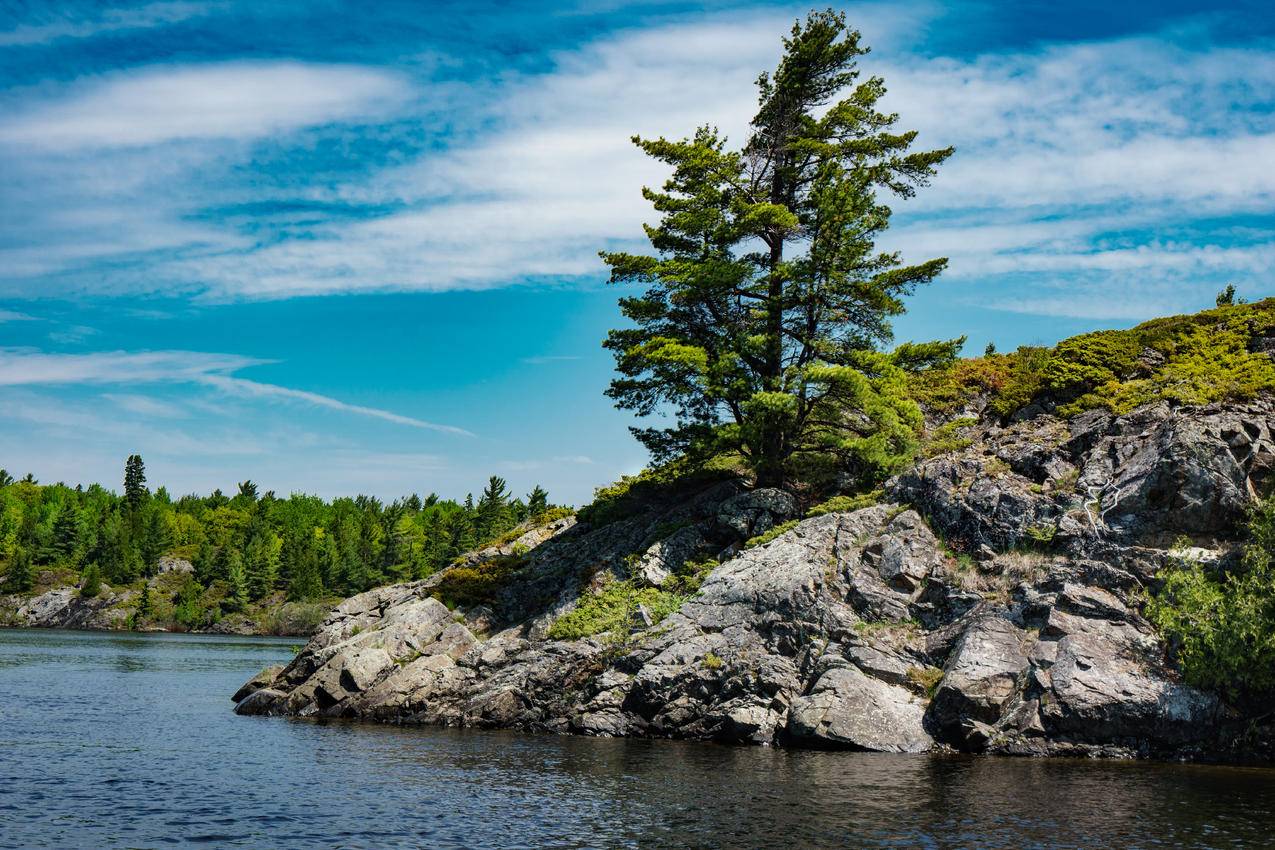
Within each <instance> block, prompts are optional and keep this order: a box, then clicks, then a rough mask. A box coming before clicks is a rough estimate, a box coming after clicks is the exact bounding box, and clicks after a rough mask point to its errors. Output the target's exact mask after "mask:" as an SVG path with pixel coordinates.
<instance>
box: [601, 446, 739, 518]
mask: <svg viewBox="0 0 1275 850" xmlns="http://www.w3.org/2000/svg"><path fill="white" fill-rule="evenodd" d="M744 474H745V469H744V467H743V465H742V463H741V460H740V458H739V456H738V455H736V454H724V455H719V456H717V457H714V458H712V459H710V460H708V461H705V462H703V463H698V464H696V463H693V462H691V461H690V460H689V459H687V458H679V459H677V460H674V461H670V462H669V463H665V464H661V465H659V466H652V467H650V468H648V469H644V470H642V471H641V472H639V473H638V474H637V475H625V476H622V477H621V478H620V480H619V481H616V482H615V483H614V484H610V485H608V486H606V487H599V488H598V489H597V490H596V491H594V494H593V501H592V502H591V503H590V504H588V505H585V506H584V507H583V508H581V509H580V510H579V512H578V513H577V516H578V517H579V518H580V521H581V522H587V523H589V524H590V525H594V526H603V525H609V524H611V523H613V522H616V521H618V520H622V519H628V518H629V517H632V516H637V515H638V514H642V513H645V512H646V511H648V510H650V509H651V508H652V507H653V506H655V505H658V504H663V503H665V502H668V501H671V500H675V499H676V498H677V496H678V494H682V493H687V492H690V491H692V490H694V489H697V488H701V487H706V486H708V485H710V484H715V483H717V482H719V481H726V480H729V479H731V478H738V477H740V476H742V475H744Z"/></svg>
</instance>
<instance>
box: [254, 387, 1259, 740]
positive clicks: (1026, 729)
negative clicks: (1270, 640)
mask: <svg viewBox="0 0 1275 850" xmlns="http://www.w3.org/2000/svg"><path fill="white" fill-rule="evenodd" d="M1271 435H1272V417H1271V407H1270V405H1269V403H1265V402H1258V403H1253V404H1250V405H1247V406H1238V407H1229V408H1221V407H1212V408H1203V409H1199V410H1194V411H1183V410H1178V411H1171V410H1169V409H1168V408H1167V407H1164V406H1151V407H1148V408H1144V409H1142V410H1139V411H1134V412H1133V413H1131V414H1129V415H1128V416H1124V417H1112V416H1110V415H1109V414H1105V413H1103V414H1085V415H1084V416H1081V417H1077V419H1075V420H1073V421H1072V422H1070V423H1064V422H1061V421H1059V420H1056V419H1053V418H1051V417H1049V416H1044V415H1042V416H1038V417H1037V418H1036V419H1033V420H1029V421H1024V422H1018V423H1015V424H1014V425H1011V426H1009V427H1007V428H1000V427H995V426H992V427H987V428H985V429H984V431H983V432H982V434H981V438H980V439H979V440H977V441H976V442H975V444H974V445H973V446H971V447H970V448H969V449H966V450H962V451H961V452H958V453H955V454H953V455H948V456H942V457H936V458H932V459H929V460H926V461H924V462H922V463H921V464H919V465H918V466H917V467H916V468H915V469H913V470H911V471H910V472H908V473H906V474H905V475H903V476H900V478H898V479H896V480H895V481H894V482H893V483H892V484H891V486H890V487H889V488H888V490H887V492H888V494H889V495H890V497H891V498H892V501H891V502H890V503H886V504H880V505H876V506H873V507H869V508H865V509H862V510H858V511H855V512H851V513H839V514H828V515H824V516H819V517H814V518H811V519H807V520H804V521H802V522H800V523H799V524H797V525H796V527H795V528H793V529H792V530H790V531H788V532H787V533H785V534H783V535H781V536H779V537H777V538H775V539H774V540H773V541H771V542H769V543H767V544H765V545H763V546H758V547H755V548H750V549H744V550H742V551H740V549H739V546H740V545H741V543H742V541H743V540H746V539H747V538H748V537H750V536H755V535H757V534H760V533H762V532H763V531H764V530H766V529H768V528H771V527H774V526H775V525H777V524H779V523H781V522H783V521H785V520H786V519H788V518H790V517H791V516H793V515H794V514H795V513H796V507H795V505H794V504H793V502H792V497H791V496H790V495H789V494H786V493H782V492H781V491H768V490H758V491H752V492H749V491H747V490H745V489H744V488H743V487H742V486H741V485H740V484H739V483H738V482H724V483H718V484H713V485H709V486H705V487H704V489H702V490H700V491H698V492H694V493H683V494H679V496H678V498H677V499H675V500H672V501H669V502H668V503H665V504H659V505H656V506H654V507H653V508H650V509H646V510H644V511H643V512H642V513H641V514H638V515H635V516H632V517H630V518H628V519H624V520H621V521H619V522H614V523H611V524H609V525H605V526H601V527H597V528H590V527H588V526H586V525H584V524H573V522H572V521H571V520H563V521H560V522H559V523H557V524H555V526H554V527H551V528H548V529H544V530H538V531H534V532H528V535H524V539H525V540H526V541H529V542H526V543H523V544H522V545H528V546H531V547H532V548H531V550H530V552H529V553H528V554H527V556H526V565H525V566H523V567H522V568H521V569H520V570H519V572H518V573H517V575H516V576H515V578H514V579H513V580H512V581H511V582H510V584H509V585H508V586H507V587H505V588H504V589H502V591H501V592H500V594H499V596H498V598H496V599H495V600H494V602H493V603H492V604H491V605H488V606H483V607H481V608H476V609H474V610H470V611H458V612H452V611H449V610H448V609H447V607H446V606H445V605H443V604H442V603H441V602H439V601H438V600H437V599H434V598H432V596H431V594H432V592H433V587H434V586H435V585H436V584H437V580H438V577H437V576H436V577H433V578H431V579H427V580H425V581H421V582H413V583H410V584H404V585H396V586H392V587H387V588H380V589H377V590H373V591H369V592H367V593H364V594H360V595H359V596H356V597H353V598H351V599H348V600H346V601H345V602H343V603H342V604H341V605H340V606H338V607H337V608H336V609H335V610H334V611H333V613H332V614H331V616H330V617H329V618H328V620H327V621H326V622H325V623H324V624H323V625H322V626H321V627H320V629H319V631H318V633H317V634H315V636H314V637H313V638H312V639H311V641H310V643H309V644H308V645H307V646H306V647H305V649H304V650H303V651H302V652H301V654H299V655H298V656H297V657H296V658H295V659H294V660H293V661H292V662H291V664H289V665H288V666H287V667H286V668H284V669H282V670H279V671H270V672H266V673H263V675H261V676H259V677H256V678H255V679H254V680H253V681H252V682H250V683H248V684H246V685H245V686H244V688H242V689H241V690H240V692H239V693H238V694H236V697H237V699H238V707H237V708H236V710H237V711H239V712H240V713H244V714H286V715H297V716H329V717H347V718H357V719H366V720H377V721H386V722H395V723H428V724H445V725H457V726H477V727H506V728H515V729H525V730H538V731H550V732H570V733H576V734H585V735H608V736H621V735H629V736H658V737H674V738H686V739H702V740H715V741H724V742H733V743H762V744H779V745H786V746H809V747H823V748H853V749H863V750H879V751H883V752H924V751H927V750H931V749H935V748H952V749H958V750H964V751H970V752H999V753H1017V754H1051V753H1056V754H1089V755H1106V756H1126V757H1128V756H1160V757H1171V756H1177V755H1183V756H1189V755H1192V754H1197V753H1200V752H1204V751H1207V748H1208V747H1210V746H1212V745H1213V744H1214V743H1215V742H1217V741H1218V740H1219V738H1221V737H1223V736H1225V735H1226V734H1229V733H1228V732H1227V729H1228V728H1229V727H1228V726H1227V725H1226V717H1227V714H1228V708H1227V707H1226V706H1224V705H1223V704H1222V703H1221V702H1220V701H1219V699H1218V698H1217V697H1216V696H1214V695H1212V694H1208V693H1204V692H1201V691H1199V690H1196V689H1194V688H1191V687H1189V686H1187V685H1185V684H1183V683H1182V682H1181V681H1180V679H1179V677H1178V676H1177V674H1176V673H1175V672H1174V670H1173V668H1172V666H1171V665H1170V664H1169V663H1168V662H1167V660H1166V657H1165V650H1164V647H1163V646H1162V645H1161V643H1160V641H1159V640H1158V639H1157V637H1156V636H1155V634H1154V632H1153V631H1152V630H1151V628H1150V627H1149V625H1148V624H1147V623H1146V621H1145V620H1144V619H1143V618H1142V616H1141V614H1140V613H1139V608H1138V605H1139V603H1138V598H1139V597H1138V596H1137V593H1138V591H1139V589H1140V588H1141V587H1142V586H1143V585H1144V584H1145V583H1146V582H1147V581H1148V580H1149V579H1150V577H1151V576H1152V575H1153V574H1154V571H1155V570H1156V569H1157V568H1158V567H1159V566H1160V565H1162V564H1163V563H1164V561H1165V557H1166V551H1165V549H1166V546H1167V544H1165V543H1164V539H1165V537H1166V535H1177V534H1189V535H1192V536H1194V537H1195V538H1196V542H1197V543H1199V544H1200V545H1201V546H1202V547H1206V548H1207V549H1208V551H1219V550H1225V549H1226V547H1228V546H1231V545H1233V544H1232V543H1228V542H1227V540H1226V539H1225V537H1224V536H1219V535H1220V534H1221V533H1222V532H1223V531H1224V530H1225V529H1227V528H1230V527H1231V526H1232V525H1233V523H1234V522H1235V520H1236V519H1237V517H1238V515H1239V513H1241V512H1242V510H1243V509H1244V507H1245V506H1246V505H1247V504H1248V503H1249V501H1250V500H1251V499H1252V498H1253V495H1254V494H1255V493H1257V492H1264V491H1263V490H1262V487H1263V486H1264V483H1263V482H1264V481H1265V480H1266V479H1265V478H1264V476H1266V475H1268V472H1267V470H1268V469H1269V467H1270V451H1271V450H1270V445H1271ZM1095 488H1096V489H1097V491H1098V497H1097V498H1096V500H1095V499H1093V498H1091V497H1090V493H1091V492H1092V491H1093V490H1094V489H1095ZM1117 492H1118V493H1119V496H1118V497H1117V496H1116V495H1115V494H1116V493H1117ZM1086 503H1090V504H1089V508H1088V512H1087V511H1086ZM908 505H914V506H916V508H917V509H913V508H911V507H909V506H908ZM923 514H924V516H923ZM925 517H928V522H927V519H926V518H925ZM1090 517H1092V518H1093V519H1092V520H1091V518H1090ZM936 532H937V533H936ZM942 540H946V541H949V542H950V543H951V544H956V543H960V544H961V547H962V548H964V549H965V550H966V551H968V552H971V553H973V554H975V555H976V557H975V558H960V559H958V558H956V557H953V555H952V553H951V552H949V551H948V550H947V548H946V545H945V544H944V543H943V542H941V541H942ZM1024 543H1032V544H1033V545H1034V549H1033V550H1032V551H1023V550H1022V549H1021V548H1018V549H1016V548H1015V546H1019V547H1021V546H1022V545H1023V544H1024ZM500 554H507V553H504V552H502V551H497V550H488V551H486V552H479V553H475V554H474V555H472V556H470V559H469V560H468V563H477V562H480V561H481V560H483V559H484V558H489V557H496V556H498V555H500ZM710 556H718V557H720V558H721V559H722V560H721V561H720V563H719V564H718V565H717V566H716V568H715V569H713V570H712V572H711V573H710V574H709V575H708V576H707V578H706V579H705V581H704V583H703V585H702V587H701V588H700V590H699V592H698V593H697V594H695V595H694V596H693V597H692V598H690V599H689V600H687V601H686V602H685V603H684V604H683V605H682V606H681V607H680V608H679V609H678V610H677V611H676V612H674V613H672V614H670V615H669V616H668V617H666V618H665V619H664V620H662V621H660V622H658V623H656V624H655V625H646V624H644V623H642V622H640V621H635V622H634V623H632V625H631V627H630V628H628V629H621V630H619V631H620V632H622V633H620V634H617V633H609V634H603V635H598V636H595V637H592V638H585V639H582V640H574V641H560V640H550V639H548V637H547V634H548V629H549V626H550V625H551V624H552V623H553V621H554V620H555V619H556V618H557V617H559V616H561V615H562V614H563V613H565V612H567V611H569V610H571V608H572V607H574V606H575V605H576V604H577V601H578V598H579V596H580V594H581V593H582V592H588V588H591V587H596V586H597V584H598V582H599V581H601V580H604V578H605V577H612V578H616V579H627V580H630V581H634V582H635V583H637V584H639V585H641V584H643V583H646V584H651V585H657V584H659V583H660V582H663V581H665V580H666V579H667V577H668V576H669V575H671V574H673V573H675V572H676V571H677V570H678V569H679V567H680V566H681V565H682V564H683V563H685V562H686V561H689V560H692V559H695V560H700V559H703V558H705V557H710Z"/></svg>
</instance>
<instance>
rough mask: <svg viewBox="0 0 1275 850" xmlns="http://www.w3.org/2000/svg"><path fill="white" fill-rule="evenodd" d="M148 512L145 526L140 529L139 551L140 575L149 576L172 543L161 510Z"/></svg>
mask: <svg viewBox="0 0 1275 850" xmlns="http://www.w3.org/2000/svg"><path fill="white" fill-rule="evenodd" d="M148 513H149V514H150V515H149V516H148V517H147V520H146V528H145V529H143V531H142V539H141V543H140V546H139V551H140V553H141V558H142V575H144V576H148V577H149V576H152V575H154V574H155V570H156V568H157V567H158V566H159V559H160V558H161V557H163V555H164V553H165V552H167V551H168V547H169V546H170V545H172V535H171V534H170V533H169V530H168V523H166V522H164V515H163V514H162V513H161V512H159V511H157V510H151V511H149V512H148Z"/></svg>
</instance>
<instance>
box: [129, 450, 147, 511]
mask: <svg viewBox="0 0 1275 850" xmlns="http://www.w3.org/2000/svg"><path fill="white" fill-rule="evenodd" d="M147 495H148V494H147V492H146V466H145V464H143V463H142V456H141V455H129V456H128V460H127V461H125V462H124V504H125V505H127V506H128V509H129V511H130V512H133V513H135V512H137V511H138V510H140V509H141V507H142V504H143V502H145V501H146V496H147Z"/></svg>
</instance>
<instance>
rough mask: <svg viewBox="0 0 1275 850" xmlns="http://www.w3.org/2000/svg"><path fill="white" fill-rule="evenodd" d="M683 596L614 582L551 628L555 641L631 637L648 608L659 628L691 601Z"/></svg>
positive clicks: (581, 601) (590, 596) (652, 619)
mask: <svg viewBox="0 0 1275 850" xmlns="http://www.w3.org/2000/svg"><path fill="white" fill-rule="evenodd" d="M687 598H688V597H687V596H686V595H684V594H681V593H675V592H671V591H669V590H665V589H663V588H658V587H637V586H636V585H635V584H634V583H633V582H631V581H612V582H609V583H608V584H606V585H605V586H603V587H602V589H601V590H599V591H598V592H597V593H591V594H588V595H587V596H584V597H582V598H581V599H580V601H579V603H578V604H577V605H576V607H575V608H574V609H573V610H571V611H569V612H567V613H566V614H564V615H562V616H561V617H559V618H558V619H557V620H555V621H554V623H553V625H552V626H550V627H549V637H550V638H552V639H554V640H579V639H580V638H585V637H592V636H593V635H599V634H602V633H603V632H612V633H616V634H627V632H628V629H629V628H630V627H631V625H632V623H633V622H634V619H635V618H636V617H637V615H638V606H639V605H640V606H644V607H645V608H646V612H647V614H648V615H649V616H650V618H651V625H655V624H656V623H658V622H659V621H660V620H663V619H664V618H665V617H667V616H668V615H669V614H672V613H673V612H674V611H676V610H677V609H678V608H680V607H681V606H682V603H683V602H685V601H686V600H687Z"/></svg>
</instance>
